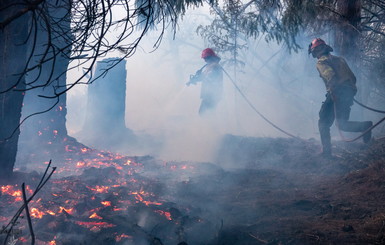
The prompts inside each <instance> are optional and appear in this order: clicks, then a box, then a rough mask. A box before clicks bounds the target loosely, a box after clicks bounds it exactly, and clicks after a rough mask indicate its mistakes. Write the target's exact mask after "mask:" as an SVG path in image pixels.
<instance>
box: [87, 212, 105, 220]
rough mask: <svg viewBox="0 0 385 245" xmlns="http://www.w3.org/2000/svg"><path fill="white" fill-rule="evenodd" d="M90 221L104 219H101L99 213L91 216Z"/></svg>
mask: <svg viewBox="0 0 385 245" xmlns="http://www.w3.org/2000/svg"><path fill="white" fill-rule="evenodd" d="M88 218H90V219H103V218H102V217H100V216H99V215H98V214H97V213H93V214H91V215H90V217H88Z"/></svg>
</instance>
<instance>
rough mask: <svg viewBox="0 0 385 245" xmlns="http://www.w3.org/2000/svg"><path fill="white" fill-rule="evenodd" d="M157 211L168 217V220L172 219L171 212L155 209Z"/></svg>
mask: <svg viewBox="0 0 385 245" xmlns="http://www.w3.org/2000/svg"><path fill="white" fill-rule="evenodd" d="M155 212H156V213H158V214H160V215H162V216H164V217H166V219H168V220H172V218H171V213H170V212H166V211H162V210H155Z"/></svg>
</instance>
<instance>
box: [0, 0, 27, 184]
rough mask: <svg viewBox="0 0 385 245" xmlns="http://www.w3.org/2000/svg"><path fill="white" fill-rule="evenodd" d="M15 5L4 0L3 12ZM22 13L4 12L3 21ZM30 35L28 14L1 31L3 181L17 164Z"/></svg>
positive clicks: (0, 170) (0, 156)
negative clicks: (9, 5)
mask: <svg viewBox="0 0 385 245" xmlns="http://www.w3.org/2000/svg"><path fill="white" fill-rule="evenodd" d="M11 2H13V3H14V2H15V1H12V0H8V1H4V0H3V1H0V10H3V7H4V6H7V5H8V4H10V3H11ZM14 6H17V5H14ZM18 10H19V9H18V7H12V8H7V9H6V10H3V11H0V21H3V20H4V19H6V18H7V17H9V16H11V15H12V14H14V13H15V12H16V11H18ZM27 36H28V16H27V15H24V16H21V17H19V18H18V19H16V20H14V21H13V22H11V23H10V24H9V25H7V26H6V27H5V28H3V29H0V62H1V63H0V90H1V94H0V125H1V126H0V179H3V178H5V177H10V176H11V175H12V172H13V167H14V164H15V158H16V153H17V144H18V139H19V133H20V131H19V128H18V125H19V122H20V117H21V108H22V104H23V97H24V92H23V90H24V89H25V80H24V74H23V72H24V69H25V62H24V61H25V59H26V53H27V45H26V43H25V42H26V40H27Z"/></svg>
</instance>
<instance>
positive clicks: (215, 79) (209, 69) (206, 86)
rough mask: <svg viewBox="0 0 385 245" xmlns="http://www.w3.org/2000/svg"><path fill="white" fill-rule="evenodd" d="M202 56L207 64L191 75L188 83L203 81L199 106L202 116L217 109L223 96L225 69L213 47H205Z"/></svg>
mask: <svg viewBox="0 0 385 245" xmlns="http://www.w3.org/2000/svg"><path fill="white" fill-rule="evenodd" d="M201 58H202V59H204V60H205V62H206V64H205V65H204V66H203V67H202V68H201V69H199V70H198V71H197V72H196V73H195V75H192V76H190V81H189V82H188V83H187V84H186V85H187V86H189V85H190V84H196V83H197V82H201V83H202V86H201V95H200V98H201V105H200V107H199V115H201V116H202V115H204V114H205V113H207V112H209V111H211V110H213V109H215V108H216V106H217V104H218V102H219V101H220V100H221V98H222V91H223V71H222V67H221V66H220V65H219V61H220V60H221V58H219V57H218V55H216V53H215V52H214V50H212V49H211V48H206V49H204V50H203V51H202V55H201Z"/></svg>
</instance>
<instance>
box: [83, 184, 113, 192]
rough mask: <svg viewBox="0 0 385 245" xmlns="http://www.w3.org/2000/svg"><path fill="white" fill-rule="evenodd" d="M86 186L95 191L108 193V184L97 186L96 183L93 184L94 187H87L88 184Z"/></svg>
mask: <svg viewBox="0 0 385 245" xmlns="http://www.w3.org/2000/svg"><path fill="white" fill-rule="evenodd" d="M87 188H88V189H90V190H92V191H94V192H97V193H108V189H110V187H109V186H98V185H97V186H95V188H92V187H88V186H87Z"/></svg>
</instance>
